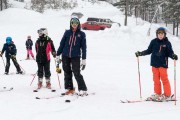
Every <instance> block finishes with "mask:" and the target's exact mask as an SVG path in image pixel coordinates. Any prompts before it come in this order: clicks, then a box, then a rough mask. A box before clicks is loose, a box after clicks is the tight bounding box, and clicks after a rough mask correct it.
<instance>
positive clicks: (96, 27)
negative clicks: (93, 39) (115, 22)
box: [81, 21, 107, 30]
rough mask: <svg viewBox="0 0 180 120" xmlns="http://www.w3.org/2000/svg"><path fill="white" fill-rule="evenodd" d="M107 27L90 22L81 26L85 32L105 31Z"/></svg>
mask: <svg viewBox="0 0 180 120" xmlns="http://www.w3.org/2000/svg"><path fill="white" fill-rule="evenodd" d="M106 27H107V26H105V25H101V24H98V23H97V22H96V21H88V22H85V23H83V24H81V28H82V29H83V30H104V29H105V28H106Z"/></svg>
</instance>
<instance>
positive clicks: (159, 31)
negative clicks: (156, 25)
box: [157, 30, 165, 34]
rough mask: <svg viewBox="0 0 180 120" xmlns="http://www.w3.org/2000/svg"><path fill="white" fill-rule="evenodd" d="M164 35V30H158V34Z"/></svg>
mask: <svg viewBox="0 0 180 120" xmlns="http://www.w3.org/2000/svg"><path fill="white" fill-rule="evenodd" d="M163 33H165V31H164V30H158V31H157V34H163Z"/></svg>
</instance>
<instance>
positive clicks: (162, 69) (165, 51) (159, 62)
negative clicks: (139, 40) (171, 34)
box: [135, 27, 178, 101]
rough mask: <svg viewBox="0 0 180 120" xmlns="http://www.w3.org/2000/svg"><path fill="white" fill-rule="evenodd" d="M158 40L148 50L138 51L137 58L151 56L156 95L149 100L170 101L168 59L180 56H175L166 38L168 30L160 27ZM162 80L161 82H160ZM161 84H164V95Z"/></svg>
mask: <svg viewBox="0 0 180 120" xmlns="http://www.w3.org/2000/svg"><path fill="white" fill-rule="evenodd" d="M156 36H157V38H155V39H153V40H152V41H151V43H150V45H149V47H148V49H147V50H144V51H142V52H139V51H137V52H136V53H135V55H136V57H139V56H144V55H149V54H151V66H152V72H153V81H154V94H153V95H151V96H150V97H148V98H147V100H159V101H163V100H168V99H170V98H171V86H170V82H169V80H168V74H167V68H168V57H170V58H172V59H173V60H178V56H177V55H176V54H174V51H173V49H172V46H171V43H170V41H169V40H168V38H167V37H166V30H165V28H163V27H160V28H158V29H157V30H156ZM160 80H161V81H160ZM161 82H162V84H163V89H164V94H163V95H162V90H161Z"/></svg>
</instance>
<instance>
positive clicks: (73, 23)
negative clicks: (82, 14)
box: [71, 18, 79, 25]
mask: <svg viewBox="0 0 180 120" xmlns="http://www.w3.org/2000/svg"><path fill="white" fill-rule="evenodd" d="M71 25H79V20H77V19H76V18H74V19H72V20H71Z"/></svg>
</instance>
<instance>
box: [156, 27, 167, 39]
mask: <svg viewBox="0 0 180 120" xmlns="http://www.w3.org/2000/svg"><path fill="white" fill-rule="evenodd" d="M159 33H164V35H165V37H166V29H165V28H164V27H159V28H158V29H157V30H156V35H158V34H159Z"/></svg>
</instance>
